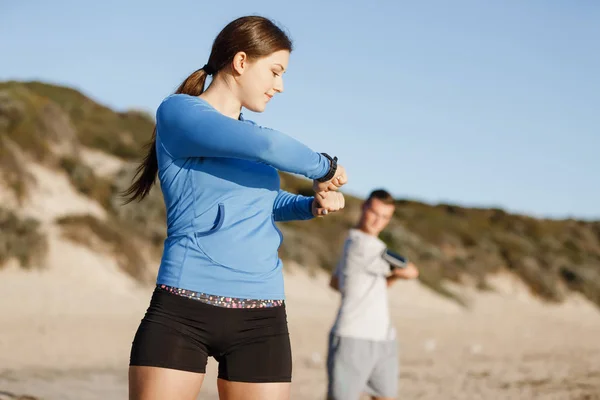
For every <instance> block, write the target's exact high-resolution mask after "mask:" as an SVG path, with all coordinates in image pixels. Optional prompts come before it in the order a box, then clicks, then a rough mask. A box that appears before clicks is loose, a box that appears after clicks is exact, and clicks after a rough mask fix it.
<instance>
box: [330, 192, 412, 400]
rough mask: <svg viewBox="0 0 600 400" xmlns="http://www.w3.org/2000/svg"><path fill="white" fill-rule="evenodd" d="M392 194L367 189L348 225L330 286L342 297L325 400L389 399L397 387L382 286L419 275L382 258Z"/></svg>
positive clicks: (393, 347) (395, 354)
mask: <svg viewBox="0 0 600 400" xmlns="http://www.w3.org/2000/svg"><path fill="white" fill-rule="evenodd" d="M394 208H395V207H394V199H393V197H392V196H391V195H390V194H389V193H388V192H386V191H385V190H375V191H373V192H372V193H371V194H370V195H369V197H368V198H367V200H366V201H365V202H364V204H363V206H362V213H361V217H360V220H359V223H358V226H357V227H356V228H353V229H351V230H350V232H349V234H348V237H347V239H346V242H345V244H344V250H343V254H342V257H341V259H340V261H339V263H338V265H337V268H336V271H335V272H334V274H333V276H332V278H331V282H330V286H331V287H332V288H334V289H336V290H339V291H340V293H341V295H342V301H341V304H340V308H339V310H338V314H337V318H336V321H335V324H334V325H333V328H332V329H331V333H330V336H329V352H328V355H327V373H328V378H329V383H328V395H327V396H328V399H329V400H358V399H359V398H360V396H361V394H362V393H363V392H366V393H367V394H369V395H371V396H372V399H374V400H375V399H376V400H384V399H394V398H396V396H397V392H398V349H397V345H396V335H395V330H394V328H393V326H392V323H391V321H390V313H389V309H388V297H387V288H388V287H389V286H390V285H392V284H393V283H394V282H395V281H397V280H398V279H414V278H416V277H417V276H418V275H419V272H418V270H417V268H416V267H415V266H414V264H412V263H410V262H408V263H407V264H406V265H405V266H404V267H403V268H391V266H390V264H389V263H388V262H387V261H385V260H384V258H383V257H382V255H383V253H384V252H385V250H386V245H385V243H384V242H383V241H381V240H380V239H379V238H378V236H379V234H380V233H381V231H382V230H383V229H384V228H385V227H386V226H387V225H388V224H389V222H390V220H391V219H392V216H393V215H394Z"/></svg>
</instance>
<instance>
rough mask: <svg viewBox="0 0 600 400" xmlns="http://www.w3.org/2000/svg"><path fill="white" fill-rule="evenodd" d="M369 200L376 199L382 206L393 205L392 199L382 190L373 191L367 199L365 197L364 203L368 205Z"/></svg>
mask: <svg viewBox="0 0 600 400" xmlns="http://www.w3.org/2000/svg"><path fill="white" fill-rule="evenodd" d="M371 199H377V200H379V201H381V202H382V203H384V204H394V197H393V196H392V195H391V194H390V193H389V192H388V191H386V190H383V189H376V190H373V191H372V192H371V193H370V194H369V197H367V200H366V202H365V203H367V204H368V203H369V201H371Z"/></svg>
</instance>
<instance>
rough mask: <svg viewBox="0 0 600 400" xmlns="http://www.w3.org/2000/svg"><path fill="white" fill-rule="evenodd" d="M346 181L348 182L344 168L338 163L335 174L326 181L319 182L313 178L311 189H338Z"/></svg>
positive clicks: (321, 190) (323, 190)
mask: <svg viewBox="0 0 600 400" xmlns="http://www.w3.org/2000/svg"><path fill="white" fill-rule="evenodd" d="M346 183H348V177H347V176H346V169H345V168H344V167H342V166H341V165H339V164H338V166H337V169H336V170H335V175H334V176H333V178H331V179H330V180H328V181H327V182H319V181H317V180H313V190H314V191H315V193H319V192H331V191H335V190H338V189H339V188H341V187H342V186H344V185H345V184H346Z"/></svg>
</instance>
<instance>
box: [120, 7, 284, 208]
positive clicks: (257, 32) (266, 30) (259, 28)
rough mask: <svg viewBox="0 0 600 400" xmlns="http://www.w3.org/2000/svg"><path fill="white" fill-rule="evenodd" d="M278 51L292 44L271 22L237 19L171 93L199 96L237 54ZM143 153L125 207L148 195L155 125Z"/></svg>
mask: <svg viewBox="0 0 600 400" xmlns="http://www.w3.org/2000/svg"><path fill="white" fill-rule="evenodd" d="M279 50H288V51H292V41H291V40H290V38H289V37H288V36H287V35H286V34H285V32H283V30H282V29H281V28H279V27H278V26H277V25H275V23H273V22H272V21H271V20H269V19H267V18H264V17H259V16H247V17H241V18H238V19H236V20H234V21H232V22H230V23H229V24H227V26H226V27H225V28H223V30H222V31H221V32H220V33H219V34H218V35H217V37H216V38H215V41H214V42H213V45H212V50H211V52H210V57H209V58H208V62H207V63H206V65H205V66H204V67H202V68H200V69H198V70H196V71H194V72H193V73H192V74H191V75H190V76H188V77H187V78H186V79H185V80H184V81H183V82H182V83H181V85H179V88H177V91H175V93H183V94H188V95H190V96H199V95H200V94H202V92H204V83H205V82H206V76H207V75H212V74H213V72H214V75H217V74H218V73H219V71H221V70H222V69H223V68H225V67H227V66H228V65H230V64H231V62H232V61H233V57H234V56H235V55H236V54H237V53H238V52H240V51H243V52H245V53H246V55H247V56H248V58H249V59H250V60H252V59H257V58H261V57H266V56H268V55H270V54H272V53H274V52H276V51H279ZM207 70H208V71H207ZM146 151H147V153H146V155H145V157H144V160H143V161H142V163H141V164H140V165H139V166H138V167H137V169H136V173H135V176H134V178H133V179H134V182H133V184H132V185H131V186H130V187H129V188H128V189H127V190H126V191H124V192H123V196H124V197H126V200H125V204H127V203H130V202H132V201H134V200H138V201H141V200H142V199H143V198H144V197H146V196H147V195H148V193H149V192H150V189H152V185H154V181H155V180H156V174H157V172H158V161H157V159H156V126H155V127H154V132H153V133H152V139H151V140H150V142H149V143H148V144H147V145H146Z"/></svg>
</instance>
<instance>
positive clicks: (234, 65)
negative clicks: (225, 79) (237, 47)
mask: <svg viewBox="0 0 600 400" xmlns="http://www.w3.org/2000/svg"><path fill="white" fill-rule="evenodd" d="M247 67H248V55H247V54H246V53H245V52H243V51H239V52H237V53H236V54H235V56H233V61H232V62H231V69H232V70H233V72H235V73H237V74H239V75H241V74H243V73H244V71H245V70H246V68H247Z"/></svg>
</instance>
